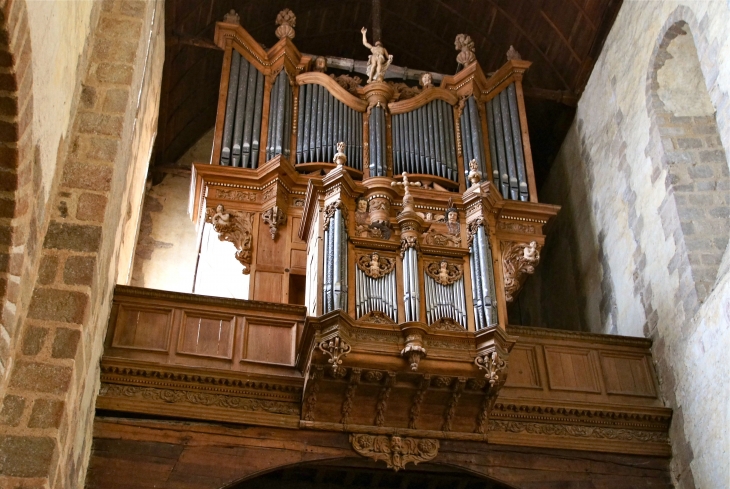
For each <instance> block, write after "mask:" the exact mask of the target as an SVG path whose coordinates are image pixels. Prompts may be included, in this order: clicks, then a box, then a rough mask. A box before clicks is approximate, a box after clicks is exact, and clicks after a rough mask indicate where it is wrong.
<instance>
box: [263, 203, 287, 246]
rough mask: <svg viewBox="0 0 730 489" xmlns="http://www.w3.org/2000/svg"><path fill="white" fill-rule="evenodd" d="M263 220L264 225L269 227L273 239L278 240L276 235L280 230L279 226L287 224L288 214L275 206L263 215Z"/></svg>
mask: <svg viewBox="0 0 730 489" xmlns="http://www.w3.org/2000/svg"><path fill="white" fill-rule="evenodd" d="M261 218H262V219H263V220H264V223H265V224H266V225H268V226H269V233H271V239H276V233H277V232H278V230H279V226H281V225H282V224H284V223H285V222H286V214H285V213H284V211H283V210H281V209H279V206H276V205H275V206H274V207H272V208H271V209H269V210H268V211H266V212H264V213H263V214H261Z"/></svg>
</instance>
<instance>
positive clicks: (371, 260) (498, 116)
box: [97, 16, 671, 470]
mask: <svg viewBox="0 0 730 489" xmlns="http://www.w3.org/2000/svg"><path fill="white" fill-rule="evenodd" d="M282 25H283V26H284V27H289V28H290V29H291V27H290V26H287V25H286V24H282ZM282 25H280V28H279V29H282ZM277 33H279V32H278V30H277ZM280 38H281V40H280V41H279V42H278V43H277V44H275V45H274V46H272V47H271V48H270V49H268V50H265V49H264V48H262V47H261V46H260V45H259V44H258V43H257V42H256V41H255V40H254V39H253V38H252V37H251V36H250V35H249V34H248V33H247V32H246V30H245V29H244V28H243V27H241V26H240V25H238V23H237V20H236V19H235V17H234V16H230V17H229V16H227V19H226V22H222V23H218V25H217V27H216V32H215V42H216V44H217V45H218V46H219V47H220V48H221V49H223V50H224V53H225V54H224V62H223V71H222V75H221V83H220V94H219V99H218V117H217V121H216V126H215V137H214V146H213V151H212V158H211V161H210V162H201V163H196V164H194V167H193V177H192V183H191V194H190V214H191V216H192V219H193V220H194V221H195V222H196V223H198V224H199V225H200V226H203V225H206V224H207V225H209V226H212V227H213V228H214V229H215V232H217V233H218V234H219V238H220V239H221V240H225V241H229V242H231V243H232V244H233V245H234V246H235V257H236V259H237V260H238V262H239V263H240V266H241V270H242V272H243V273H245V274H250V277H251V280H250V290H249V299H250V300H248V301H241V300H233V299H222V298H213V297H204V296H196V295H192V294H179V293H170V292H163V291H153V290H145V289H138V288H133V287H123V286H119V287H118V288H117V290H116V293H115V297H114V304H113V310H112V315H111V319H110V325H109V332H108V334H107V338H106V344H105V348H106V349H105V354H104V357H103V360H102V369H101V371H102V374H101V376H102V387H101V392H100V396H99V398H98V401H97V406H98V407H99V408H100V409H103V410H105V411H119V412H132V413H138V414H141V415H154V416H167V417H173V418H183V419H194V420H205V421H211V422H225V423H233V424H242V425H259V426H268V427H278V428H283V429H289V430H291V433H292V435H291V436H292V437H296V436H297V435H296V433H298V432H300V431H301V430H309V431H311V430H315V431H328V432H338V433H345V434H346V435H347V436H348V437H349V442H350V443H351V446H352V450H354V452H356V453H358V454H360V455H364V456H366V457H370V458H372V459H375V460H383V461H385V462H386V464H387V465H388V466H390V467H393V468H395V469H396V470H397V469H400V468H403V466H404V465H405V463H407V462H410V461H413V462H419V461H428V460H435V461H438V458H437V457H438V453H439V446H440V444H441V443H443V442H444V440H461V441H464V442H470V443H484V442H487V443H496V444H503V445H520V446H529V447H545V448H562V449H573V450H586V451H595V452H610V453H616V454H633V455H647V456H659V457H668V456H669V455H670V454H671V451H670V446H669V442H668V426H669V422H670V419H671V411H670V410H668V409H666V408H664V407H663V404H662V402H661V400H660V399H659V397H658V391H657V384H656V378H655V374H654V371H653V368H652V359H651V352H650V346H651V342H650V341H649V340H645V339H638V338H625V337H617V336H604V335H595V334H584V333H575V332H568V331H560V330H546V329H539V328H529V327H524V326H510V325H508V324H507V305H508V303H509V302H510V301H512V300H513V299H514V297H515V296H516V295H517V294H518V293H519V290H520V287H521V285H522V284H523V283H524V280H525V279H526V277H527V276H528V275H529V274H531V273H533V272H534V267H536V266H537V265H538V262H539V259H540V250H541V247H542V245H543V243H544V239H545V236H544V228H545V226H546V224H547V223H548V222H549V221H550V219H551V218H552V217H554V216H555V215H556V213H557V212H558V210H559V209H558V208H557V207H556V206H552V205H546V204H541V203H539V202H538V198H537V192H536V189H535V178H534V174H533V165H532V157H531V152H530V143H529V136H528V128H527V122H526V117H525V105H524V102H523V94H522V77H523V74H524V73H525V71H526V70H527V69H528V67H529V66H530V63H529V62H527V61H523V60H520V59H518V58H516V57H513V59H509V60H508V61H507V62H506V63H505V64H504V65H503V66H502V67H501V68H500V69H498V70H497V71H496V72H494V73H492V74H490V75H489V76H487V75H485V73H484V71H483V70H482V68H481V67H480V66H479V65H478V64H477V63H476V62H475V61H474V58H473V53H471V58H470V57H469V50H468V44H467V43H465V44H467V49H465V50H463V51H462V53H461V54H460V55H459V56H460V57H462V56H463V57H462V60H464V61H466V62H465V63H463V64H464V65H465V66H463V68H462V69H461V70H460V71H459V72H458V73H457V74H456V75H454V76H441V75H438V74H432V73H428V74H426V76H421V86H420V87H413V86H408V85H406V84H404V83H400V82H393V81H387V80H385V81H383V80H382V79H378V77H377V73H375V75H376V76H374V78H375V79H374V80H373V81H370V82H369V83H364V84H361V83H360V82H361V81H362V80H360V79H359V78H358V77H355V76H351V75H348V74H339V75H337V76H336V73H328V70H327V67H326V65H325V63H323V61H324V58H315V57H313V56H310V55H304V54H302V53H300V52H299V51H298V50H297V48H296V47H295V45H294V43H293V42H292V40H291V38H290V37H288V36H287V30H286V29H283V31H282V35H280ZM373 49H375V48H373ZM464 52H466V53H467V54H466V55H465V54H464ZM386 55H387V54H386ZM378 56H379V54H378V53H376V52H375V51H373V56H372V57H371V60H372V63H373V64H375V63H377V62H378V61H384V60H385V56H382V59H380V60H378V59H373V58H377V57H378ZM387 64H389V62H387ZM383 67H385V68H387V66H381V67H380V68H383ZM393 68H394V67H391V69H393ZM376 69H378V67H377V66H375V67H373V70H376ZM372 75H373V73H372V72H371V76H372ZM434 80H437V81H439V83H438V86H436V85H435V84H434ZM340 143H344V144H340ZM396 445H397V446H398V448H397V450H396V448H394V447H395V446H396ZM395 452H398V453H400V454H401V455H403V456H402V457H394V456H393V453H395Z"/></svg>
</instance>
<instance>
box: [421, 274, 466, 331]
mask: <svg viewBox="0 0 730 489" xmlns="http://www.w3.org/2000/svg"><path fill="white" fill-rule="evenodd" d="M423 276H424V281H425V289H426V321H427V322H428V324H429V325H431V324H433V323H435V322H437V321H439V320H441V319H444V318H449V319H453V320H454V321H455V322H457V323H459V324H460V325H461V326H462V327H463V328H464V329H466V298H465V294H464V278H463V277H462V278H460V279H459V280H457V281H455V282H454V283H452V284H449V285H441V284H440V283H438V282H436V281H435V280H434V279H432V278H431V277H429V276H428V274H427V273H424V274H423Z"/></svg>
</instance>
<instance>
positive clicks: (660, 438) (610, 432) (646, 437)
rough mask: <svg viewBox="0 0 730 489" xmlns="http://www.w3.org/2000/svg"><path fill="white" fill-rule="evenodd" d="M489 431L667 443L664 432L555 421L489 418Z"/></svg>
mask: <svg viewBox="0 0 730 489" xmlns="http://www.w3.org/2000/svg"><path fill="white" fill-rule="evenodd" d="M489 431H490V432H505V433H529V434H532V435H548V436H572V437H580V438H598V439H605V440H622V441H638V442H644V443H668V442H669V439H668V437H667V434H666V432H662V431H643V430H632V429H626V428H604V427H598V426H575V425H566V424H562V423H561V424H557V423H549V424H548V423H529V422H522V421H501V420H491V421H490V422H489Z"/></svg>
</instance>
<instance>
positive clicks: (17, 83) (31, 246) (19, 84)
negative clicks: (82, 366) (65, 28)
mask: <svg viewBox="0 0 730 489" xmlns="http://www.w3.org/2000/svg"><path fill="white" fill-rule="evenodd" d="M31 65H32V63H31V40H30V31H29V29H28V15H27V12H26V4H25V0H16V1H13V2H6V3H5V5H4V7H2V8H0V311H1V314H2V315H1V316H0V379H2V380H3V382H0V386H2V385H3V384H4V379H5V377H6V373H7V371H8V369H9V362H10V360H11V358H12V353H11V344H12V342H13V338H14V336H15V332H16V330H17V328H16V325H17V323H18V321H19V319H20V318H19V317H18V316H19V315H20V314H21V312H22V311H23V310H24V305H23V304H21V302H22V300H23V293H22V292H23V291H22V284H21V280H20V278H21V277H22V276H25V275H26V273H27V271H28V269H29V266H30V264H32V263H34V261H35V258H36V257H37V251H38V248H39V247H38V246H36V245H37V243H36V241H37V239H38V236H37V224H38V223H37V220H36V219H34V218H33V217H34V214H35V210H36V205H35V200H36V197H35V196H36V195H37V194H38V187H39V183H40V180H39V179H38V178H37V177H38V175H36V176H35V178H34V169H33V166H34V165H33V160H34V155H33V142H32V134H31V133H32V121H33V96H32V85H33V75H32V67H31ZM26 282H27V281H26Z"/></svg>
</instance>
